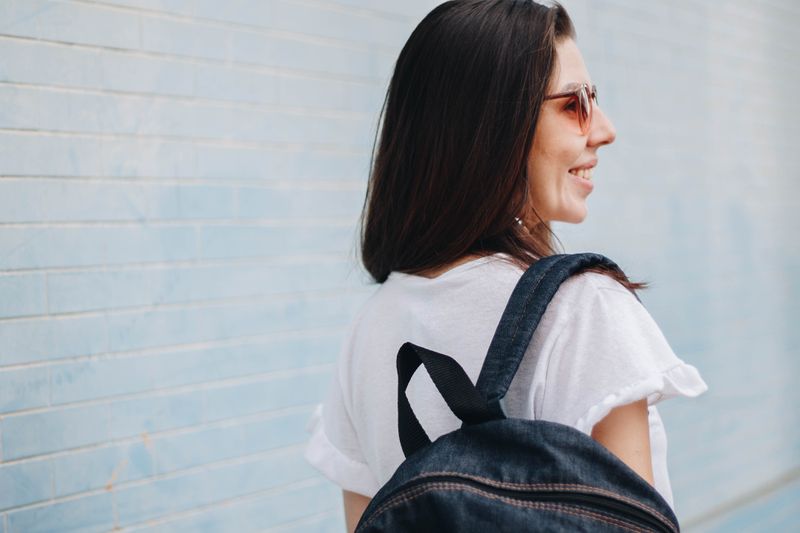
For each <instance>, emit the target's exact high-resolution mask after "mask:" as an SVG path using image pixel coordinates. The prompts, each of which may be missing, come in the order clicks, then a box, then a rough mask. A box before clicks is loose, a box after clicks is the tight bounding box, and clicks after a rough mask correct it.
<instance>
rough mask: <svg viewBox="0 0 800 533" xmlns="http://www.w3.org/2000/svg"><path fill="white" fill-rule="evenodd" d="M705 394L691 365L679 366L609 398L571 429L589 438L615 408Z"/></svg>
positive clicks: (594, 407) (634, 384) (588, 412)
mask: <svg viewBox="0 0 800 533" xmlns="http://www.w3.org/2000/svg"><path fill="white" fill-rule="evenodd" d="M707 390H708V385H706V383H705V381H703V378H701V377H700V373H699V372H698V371H697V369H696V368H695V367H693V366H692V365H689V364H686V363H680V364H677V365H675V366H673V367H672V368H669V369H667V370H664V371H663V372H660V373H658V374H654V375H652V376H648V377H646V378H644V379H642V380H640V381H637V382H636V383H633V384H631V385H628V386H626V387H624V388H622V389H620V390H619V391H617V392H614V393H612V394H609V395H608V396H606V397H605V398H603V399H602V400H601V401H600V402H599V403H597V404H595V405H593V406H592V407H590V408H589V409H588V410H587V411H586V413H585V414H584V415H583V416H582V417H580V418H579V419H578V421H577V422H576V423H575V426H574V427H575V428H576V429H578V430H579V431H582V432H583V433H585V434H587V435H591V432H592V428H594V426H595V424H597V423H598V422H600V421H601V420H602V419H603V418H605V417H606V415H608V413H610V412H611V410H612V409H614V408H616V407H620V406H622V405H627V404H630V403H633V402H636V401H638V400H641V399H644V398H646V399H647V405H648V406H650V405H655V404H657V403H659V402H660V401H662V400H665V399H668V398H674V397H677V396H684V397H688V398H693V397H695V396H699V395H700V394H702V393H704V392H705V391H707Z"/></svg>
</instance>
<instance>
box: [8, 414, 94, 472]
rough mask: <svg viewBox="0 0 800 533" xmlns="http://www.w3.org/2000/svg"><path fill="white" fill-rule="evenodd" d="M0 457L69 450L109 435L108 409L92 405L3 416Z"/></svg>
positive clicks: (12, 457)
mask: <svg viewBox="0 0 800 533" xmlns="http://www.w3.org/2000/svg"><path fill="white" fill-rule="evenodd" d="M2 438H3V459H4V460H6V461H8V460H11V459H20V458H23V457H31V456H35V455H40V454H43V453H51V452H55V451H60V450H68V449H70V448H76V447H78V446H83V445H86V444H93V443H96V442H102V441H104V440H106V439H108V438H109V409H108V406H105V405H91V406H81V407H70V408H64V409H56V410H51V411H46V412H43V413H31V414H24V415H23V414H21V415H14V416H8V417H6V418H4V419H3V435H2Z"/></svg>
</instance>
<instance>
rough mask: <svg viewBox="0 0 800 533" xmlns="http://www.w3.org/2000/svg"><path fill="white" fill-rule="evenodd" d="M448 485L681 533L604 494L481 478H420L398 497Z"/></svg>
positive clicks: (441, 476) (670, 532)
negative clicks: (605, 513)
mask: <svg viewBox="0 0 800 533" xmlns="http://www.w3.org/2000/svg"><path fill="white" fill-rule="evenodd" d="M439 482H448V483H456V484H461V485H466V486H470V487H474V488H479V489H481V490H483V491H486V492H491V493H493V494H497V495H498V496H504V497H506V498H511V499H516V500H524V501H545V502H546V501H557V502H563V503H575V504H584V505H589V506H593V507H595V508H598V507H600V508H605V509H611V510H613V511H615V512H617V513H619V514H620V515H622V516H624V517H625V518H627V519H629V520H630V521H631V522H634V523H636V524H638V525H640V526H644V527H648V528H651V529H655V530H657V531H663V532H665V533H678V529H677V528H675V527H674V526H673V525H672V524H671V523H669V522H664V521H663V520H661V519H660V518H658V517H656V516H654V515H652V514H651V513H648V512H647V511H645V510H643V509H640V508H638V507H636V506H634V505H631V504H630V503H627V502H625V501H624V500H620V499H617V498H614V497H612V496H605V495H602V494H591V493H587V492H580V491H575V490H566V489H565V490H558V489H555V490H530V489H523V488H520V489H511V488H501V487H497V486H494V485H490V484H488V483H484V482H481V481H479V480H477V479H474V478H472V477H467V476H458V475H453V474H448V475H429V476H424V477H418V478H416V479H414V480H412V481H410V482H408V483H407V484H406V485H405V486H404V487H403V489H402V491H398V493H397V494H398V495H399V494H401V493H404V492H407V491H408V490H411V489H414V488H417V487H419V486H421V485H426V484H428V483H439Z"/></svg>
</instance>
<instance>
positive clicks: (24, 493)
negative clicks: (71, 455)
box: [0, 461, 52, 511]
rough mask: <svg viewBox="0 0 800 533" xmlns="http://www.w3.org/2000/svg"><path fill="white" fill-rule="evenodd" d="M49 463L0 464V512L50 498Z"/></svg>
mask: <svg viewBox="0 0 800 533" xmlns="http://www.w3.org/2000/svg"><path fill="white" fill-rule="evenodd" d="M50 477H51V466H50V462H49V461H28V462H24V463H15V464H10V465H4V464H0V511H2V510H5V509H9V508H11V507H18V506H21V505H26V504H30V503H34V502H39V501H43V500H48V499H50V498H51V497H52V490H51V487H52V484H51V483H50Z"/></svg>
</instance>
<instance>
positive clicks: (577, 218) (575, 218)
mask: <svg viewBox="0 0 800 533" xmlns="http://www.w3.org/2000/svg"><path fill="white" fill-rule="evenodd" d="M586 215H588V212H587V211H586V210H583V211H581V212H580V213H564V215H562V216H560V217H558V218H556V219H555V221H557V222H566V223H567V224H580V223H581V222H583V221H584V220H586Z"/></svg>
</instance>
